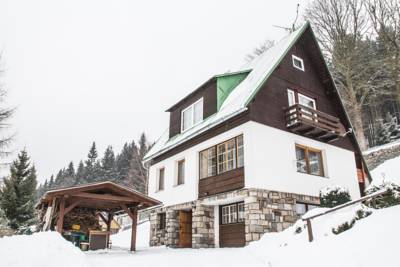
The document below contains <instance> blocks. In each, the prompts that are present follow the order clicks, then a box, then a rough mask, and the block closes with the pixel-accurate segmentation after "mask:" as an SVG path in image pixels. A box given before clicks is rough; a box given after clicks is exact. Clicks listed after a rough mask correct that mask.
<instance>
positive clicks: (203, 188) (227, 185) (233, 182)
mask: <svg viewBox="0 0 400 267" xmlns="http://www.w3.org/2000/svg"><path fill="white" fill-rule="evenodd" d="M243 187H244V168H243V167H242V168H238V169H234V170H231V171H227V172H224V173H221V174H218V175H215V176H211V177H207V178H203V179H200V180H199V198H201V197H207V196H211V195H216V194H219V193H224V192H229V191H233V190H236V189H240V188H243Z"/></svg>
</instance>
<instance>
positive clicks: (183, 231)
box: [179, 210, 192, 248]
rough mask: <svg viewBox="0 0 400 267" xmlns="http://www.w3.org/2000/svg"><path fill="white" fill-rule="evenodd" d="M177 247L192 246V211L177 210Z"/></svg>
mask: <svg viewBox="0 0 400 267" xmlns="http://www.w3.org/2000/svg"><path fill="white" fill-rule="evenodd" d="M179 247H181V248H191V247H192V212H191V211H183V210H180V211H179Z"/></svg>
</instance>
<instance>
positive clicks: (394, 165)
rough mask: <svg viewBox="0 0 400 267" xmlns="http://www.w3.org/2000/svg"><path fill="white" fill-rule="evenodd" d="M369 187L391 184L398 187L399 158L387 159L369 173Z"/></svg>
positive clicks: (399, 183)
mask: <svg viewBox="0 0 400 267" xmlns="http://www.w3.org/2000/svg"><path fill="white" fill-rule="evenodd" d="M371 175H372V182H371V185H370V187H371V186H379V185H381V184H383V183H388V182H392V183H395V184H397V185H400V157H396V158H393V159H389V160H387V161H385V162H384V163H382V164H381V165H379V166H378V167H376V168H375V169H373V170H372V171H371Z"/></svg>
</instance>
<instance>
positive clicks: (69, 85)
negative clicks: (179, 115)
mask: <svg viewBox="0 0 400 267" xmlns="http://www.w3.org/2000/svg"><path fill="white" fill-rule="evenodd" d="M308 2H309V1H307V0H303V1H300V0H281V1H268V0H262V1H261V0H260V1H256V0H254V1H253V0H247V1H233V0H224V1H222V0H218V1H215V0H202V1H188V0H182V1H175V0H169V1H165V0H164V1H162V0H160V1H155V0H150V1H149V0H144V1H132V0H118V1H117V0H112V1H101V0H93V1H88V0H68V1H67V0H66V1H60V0H25V1H19V0H0V49H1V50H2V52H3V62H2V64H3V68H4V70H5V77H4V83H5V85H6V89H7V90H8V99H7V102H8V103H9V104H10V105H11V106H14V107H17V112H16V114H15V116H14V117H13V118H12V120H11V123H12V125H13V131H15V132H16V134H17V135H16V139H15V142H14V144H13V146H12V149H13V150H14V151H15V152H17V151H18V150H20V149H22V148H23V147H26V149H27V150H28V153H29V154H30V155H31V158H32V161H33V162H34V163H35V165H36V167H37V170H38V179H39V181H40V182H43V181H44V179H47V178H49V176H50V175H51V174H52V173H56V172H57V171H58V170H59V169H60V168H62V167H64V166H66V165H67V164H68V162H69V161H71V160H73V161H74V163H77V161H78V160H80V159H83V158H85V157H86V155H87V152H88V150H89V147H90V145H91V143H92V142H93V141H96V143H97V145H98V149H99V154H100V155H102V153H103V151H104V149H105V147H106V146H107V145H112V146H113V147H114V149H115V151H116V152H118V151H119V150H120V149H121V147H122V145H123V143H124V142H126V141H130V140H132V139H135V140H137V139H138V137H139V135H140V133H141V132H143V131H145V132H146V133H147V134H148V136H149V138H150V139H152V140H154V139H156V138H157V137H158V136H159V135H161V133H162V132H163V131H164V130H165V129H166V128H167V127H168V114H167V113H165V112H164V111H165V110H166V109H167V108H168V107H170V106H171V105H172V104H174V103H175V102H176V101H178V100H179V99H180V98H182V97H183V96H185V95H186V94H188V93H189V92H191V91H193V90H194V89H196V88H197V87H198V86H199V85H201V84H202V83H203V82H204V81H206V80H207V79H208V78H210V77H211V76H212V75H214V74H219V73H224V72H226V71H228V70H230V69H235V67H237V66H240V65H241V64H242V63H243V59H244V57H245V55H246V54H247V53H249V52H251V51H252V50H253V49H254V47H255V46H257V45H259V44H260V43H262V42H263V41H264V40H266V39H272V40H278V39H280V38H282V37H283V35H285V31H284V30H282V29H279V28H276V27H274V26H273V25H281V26H290V25H291V23H292V22H293V20H294V17H295V11H296V5H297V3H300V5H301V8H304V7H305V6H306V4H307V3H308ZM14 157H15V154H14Z"/></svg>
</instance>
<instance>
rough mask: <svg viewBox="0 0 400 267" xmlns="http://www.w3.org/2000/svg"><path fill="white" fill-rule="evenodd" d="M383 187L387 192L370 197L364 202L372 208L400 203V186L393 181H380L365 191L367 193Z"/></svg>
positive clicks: (381, 207)
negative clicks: (380, 182)
mask: <svg viewBox="0 0 400 267" xmlns="http://www.w3.org/2000/svg"><path fill="white" fill-rule="evenodd" d="M383 189H387V190H388V191H387V193H385V194H384V195H381V196H378V197H375V198H373V199H370V200H368V201H366V203H365V204H366V205H367V206H368V207H371V208H374V209H383V208H387V207H391V206H395V205H399V204H400V186H398V185H397V184H394V183H390V182H388V183H382V184H381V185H378V186H376V185H375V186H372V187H371V188H369V189H368V190H367V191H366V193H367V194H368V195H369V194H372V193H374V192H377V191H379V190H383Z"/></svg>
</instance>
